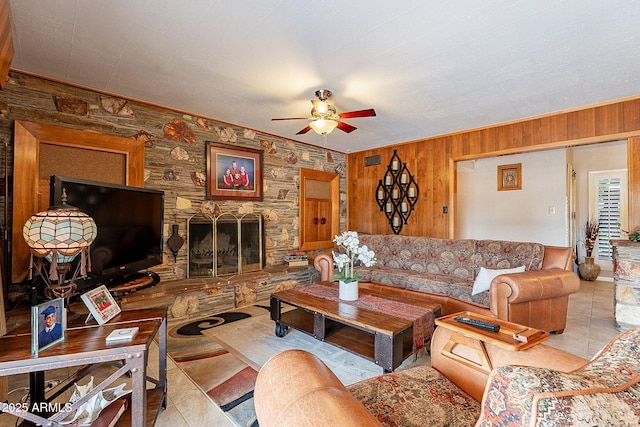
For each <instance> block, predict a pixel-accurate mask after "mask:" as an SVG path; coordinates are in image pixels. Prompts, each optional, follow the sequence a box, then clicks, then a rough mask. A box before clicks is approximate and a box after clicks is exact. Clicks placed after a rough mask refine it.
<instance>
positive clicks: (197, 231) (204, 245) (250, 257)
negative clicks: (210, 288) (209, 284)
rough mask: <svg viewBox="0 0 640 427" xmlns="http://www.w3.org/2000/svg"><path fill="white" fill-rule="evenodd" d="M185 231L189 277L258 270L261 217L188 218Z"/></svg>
mask: <svg viewBox="0 0 640 427" xmlns="http://www.w3.org/2000/svg"><path fill="white" fill-rule="evenodd" d="M188 230H189V263H188V264H189V277H212V276H213V277H217V276H226V275H232V274H239V273H248V272H252V271H259V270H262V267H263V266H264V233H263V220H262V215H259V214H245V215H242V216H239V217H238V216H236V215H233V214H222V215H220V216H219V217H217V218H208V217H192V218H190V219H189V221H188Z"/></svg>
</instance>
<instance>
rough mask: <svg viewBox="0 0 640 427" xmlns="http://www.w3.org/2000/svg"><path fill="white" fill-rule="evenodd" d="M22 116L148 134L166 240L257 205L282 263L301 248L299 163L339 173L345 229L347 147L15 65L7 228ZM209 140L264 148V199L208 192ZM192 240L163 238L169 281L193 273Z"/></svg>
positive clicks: (1, 106) (6, 108) (5, 113)
mask: <svg viewBox="0 0 640 427" xmlns="http://www.w3.org/2000/svg"><path fill="white" fill-rule="evenodd" d="M211 102H212V103H215V102H216V100H215V99H212V100H211ZM18 119H19V120H29V121H33V122H40V123H46V124H53V125H56V126H65V127H69V128H73V129H81V130H88V131H94V132H100V133H103V134H108V135H117V136H120V137H127V138H132V139H137V140H143V141H144V142H145V147H146V148H145V187H146V188H152V189H157V190H163V191H164V192H165V217H164V224H165V230H164V239H165V242H166V240H168V239H169V237H171V235H172V226H173V225H174V224H178V226H179V227H178V233H179V235H180V236H182V237H183V238H185V239H186V238H187V230H186V227H187V221H188V219H189V218H191V217H193V216H194V215H196V214H204V215H210V216H211V215H216V214H220V213H232V214H236V215H243V214H246V213H253V212H255V213H260V214H262V215H263V216H264V234H265V264H266V266H273V265H278V264H282V263H283V262H284V256H285V255H286V254H287V253H289V252H292V251H296V250H298V247H299V244H298V232H299V224H298V220H299V218H298V215H299V214H298V212H299V211H298V200H299V182H298V176H299V172H298V170H299V168H300V167H304V168H309V169H317V170H323V171H330V172H338V173H340V175H341V179H340V193H341V194H340V216H341V229H344V224H345V217H346V183H345V177H344V172H345V156H344V155H343V154H341V153H338V152H335V151H331V150H327V149H324V148H321V147H317V146H312V145H307V144H303V143H299V142H296V141H293V140H290V139H286V138H280V137H276V136H273V135H270V134H267V133H263V132H260V131H259V130H256V129H249V128H244V127H242V126H238V125H232V124H228V123H225V122H221V121H218V120H216V119H214V118H208V117H202V116H195V115H191V114H187V113H184V112H180V111H175V110H171V109H167V108H163V107H159V106H153V105H148V104H145V103H143V102H136V101H133V100H127V99H124V98H119V97H117V96H112V95H109V94H104V93H100V92H97V91H92V90H86V89H82V88H78V87H74V86H70V85H66V84H61V83H58V82H52V81H49V80H46V79H42V78H38V77H34V76H30V75H26V74H22V73H18V72H11V73H10V75H9V78H8V80H7V83H6V85H5V88H4V89H3V90H2V91H0V141H1V142H2V143H1V144H0V157H1V158H0V165H1V166H0V167H1V168H2V169H3V172H4V173H3V174H2V175H1V176H2V177H3V179H4V180H3V185H0V189H1V190H0V217H1V218H2V224H3V225H4V230H10V227H11V218H10V212H11V197H12V194H11V191H12V188H11V185H6V184H7V182H9V183H10V182H11V175H12V172H13V171H12V168H13V165H12V162H11V159H12V157H13V153H12V149H13V133H14V131H13V126H14V121H15V120H18ZM319 138H320V137H319ZM208 141H212V142H216V143H223V144H229V145H231V146H239V147H247V148H252V149H260V150H262V151H263V153H264V165H263V184H264V185H263V193H264V200H263V201H250V202H247V201H232V200H221V201H211V200H207V199H206V197H205V182H206V176H205V173H206V161H205V146H206V143H207V142H208ZM318 142H319V143H321V140H320V139H319V140H318ZM7 212H9V213H7ZM7 234H8V235H10V233H5V235H7ZM188 247H189V245H188V242H185V244H184V245H183V246H182V248H181V249H180V250H179V251H178V253H177V256H176V258H175V259H174V256H173V254H172V253H171V251H170V249H169V248H168V247H167V246H166V245H165V248H164V260H165V261H164V264H163V265H161V266H158V267H156V268H154V269H153V270H154V271H156V272H157V273H158V274H159V275H160V277H161V278H162V280H163V281H166V280H176V279H184V278H186V277H187V271H188V268H187V262H188V254H187V251H188ZM6 248H7V246H6V243H5V254H8V251H7V250H6ZM6 256H10V254H8V255H6ZM5 265H10V263H5Z"/></svg>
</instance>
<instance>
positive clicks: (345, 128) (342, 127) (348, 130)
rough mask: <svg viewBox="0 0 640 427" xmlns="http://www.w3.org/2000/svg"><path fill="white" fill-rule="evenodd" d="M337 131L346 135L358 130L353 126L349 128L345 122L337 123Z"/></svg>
mask: <svg viewBox="0 0 640 427" xmlns="http://www.w3.org/2000/svg"><path fill="white" fill-rule="evenodd" d="M338 129H340V130H341V131H343V132H346V133H351V132H353V131H354V130H356V129H358V128H357V127H355V126H351V125H350V124H347V123H345V122H338Z"/></svg>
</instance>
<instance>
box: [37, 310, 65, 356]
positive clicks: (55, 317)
mask: <svg viewBox="0 0 640 427" xmlns="http://www.w3.org/2000/svg"><path fill="white" fill-rule="evenodd" d="M65 329H67V312H66V310H65V307H64V298H56V299H52V300H49V301H45V302H43V303H41V304H37V305H34V306H31V353H32V354H33V355H36V356H37V355H38V353H39V352H40V351H43V350H46V349H47V348H49V347H52V346H54V345H56V344H59V343H61V342H63V341H64V331H65Z"/></svg>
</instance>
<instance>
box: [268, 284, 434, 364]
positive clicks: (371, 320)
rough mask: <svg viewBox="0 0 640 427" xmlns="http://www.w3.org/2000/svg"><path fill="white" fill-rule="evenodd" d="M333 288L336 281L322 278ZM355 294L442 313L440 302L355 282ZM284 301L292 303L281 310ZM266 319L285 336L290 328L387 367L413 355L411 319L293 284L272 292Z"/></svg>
mask: <svg viewBox="0 0 640 427" xmlns="http://www.w3.org/2000/svg"><path fill="white" fill-rule="evenodd" d="M321 284H322V285H324V286H332V287H335V288H337V286H338V285H337V284H333V283H330V282H323V283H321ZM359 294H360V296H362V295H372V296H375V297H378V298H383V299H387V300H392V301H397V302H402V303H404V304H410V305H417V306H420V307H423V308H428V309H430V310H431V311H432V312H433V316H434V318H435V317H439V316H440V314H441V312H442V306H441V305H440V304H436V303H432V302H428V301H423V300H418V299H415V298H411V297H410V296H405V295H395V294H390V293H389V294H387V293H384V292H379V291H374V290H369V289H364V288H363V287H360V289H359ZM283 305H288V306H291V307H293V309H291V310H285V311H284V312H283V310H282V308H283ZM271 320H274V321H275V322H276V325H275V334H276V335H277V336H278V337H284V336H285V335H286V334H287V332H288V330H289V327H293V328H295V329H297V330H299V331H301V332H304V333H306V334H309V335H311V336H313V337H314V338H316V339H318V340H321V341H325V342H328V343H330V344H333V345H335V346H337V347H340V348H342V349H344V350H346V351H349V352H351V353H355V354H357V355H360V356H362V357H364V358H366V359H369V360H371V361H373V362H375V363H376V364H377V365H379V366H380V367H382V368H383V369H384V372H391V371H393V370H394V369H396V368H397V367H398V366H400V364H401V363H402V361H403V360H405V359H406V358H407V357H409V356H410V355H411V354H413V322H412V321H411V320H408V319H403V318H401V317H397V316H395V315H392V314H384V313H380V312H379V311H373V310H369V309H363V308H360V307H355V306H353V305H349V304H348V303H341V302H336V301H333V300H330V299H325V298H321V297H317V296H313V295H308V294H305V293H302V292H298V291H296V290H295V289H291V290H288V291H282V292H276V293H274V294H272V295H271Z"/></svg>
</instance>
